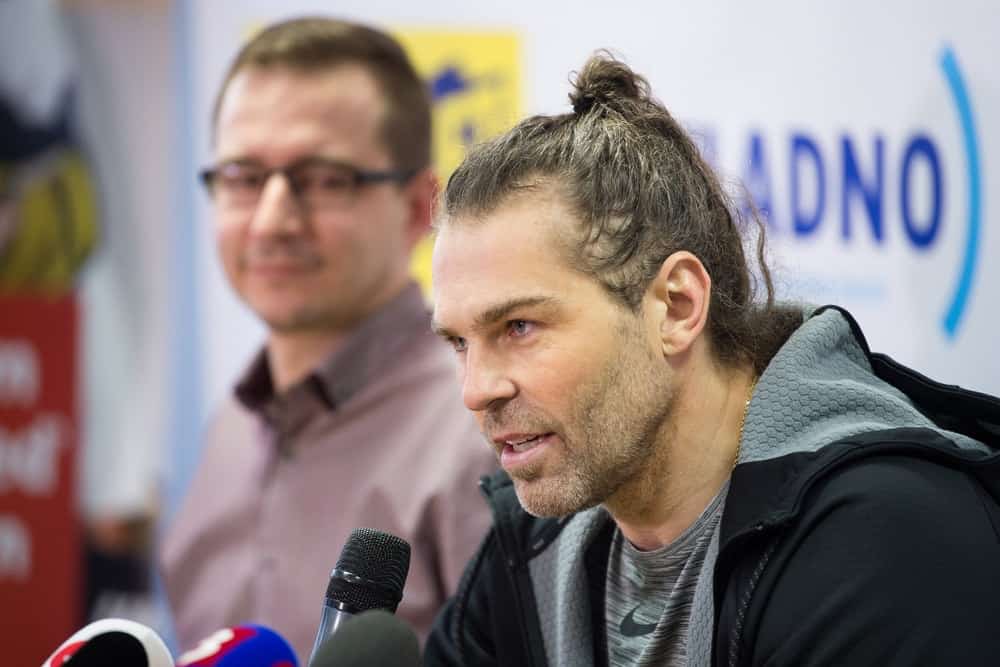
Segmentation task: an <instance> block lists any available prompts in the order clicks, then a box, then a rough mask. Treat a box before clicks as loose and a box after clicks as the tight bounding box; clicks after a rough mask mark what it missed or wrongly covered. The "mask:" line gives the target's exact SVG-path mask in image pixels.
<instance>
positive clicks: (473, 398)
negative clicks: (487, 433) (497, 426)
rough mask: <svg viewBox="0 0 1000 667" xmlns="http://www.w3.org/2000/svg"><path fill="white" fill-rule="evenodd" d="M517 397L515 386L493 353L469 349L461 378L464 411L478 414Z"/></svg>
mask: <svg viewBox="0 0 1000 667" xmlns="http://www.w3.org/2000/svg"><path fill="white" fill-rule="evenodd" d="M516 395H517V385H516V384H515V383H514V381H513V380H512V379H511V378H510V377H509V374H508V373H507V372H506V371H505V369H504V364H503V363H502V361H501V360H500V359H499V358H498V357H497V355H496V354H493V353H490V352H489V351H487V350H484V349H482V348H470V349H469V350H468V352H467V353H466V358H465V366H464V369H463V377H462V400H463V402H464V403H465V407H466V408H468V409H469V410H472V411H473V412H478V411H480V410H485V409H486V408H487V407H489V406H490V405H491V404H492V403H494V402H496V401H506V400H510V399H512V398H514V396H516Z"/></svg>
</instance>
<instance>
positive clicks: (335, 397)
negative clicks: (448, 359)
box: [235, 283, 430, 416]
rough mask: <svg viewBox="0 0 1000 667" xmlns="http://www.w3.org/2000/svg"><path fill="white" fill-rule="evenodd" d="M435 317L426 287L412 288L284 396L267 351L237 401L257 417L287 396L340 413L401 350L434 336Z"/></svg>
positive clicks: (241, 383)
mask: <svg viewBox="0 0 1000 667" xmlns="http://www.w3.org/2000/svg"><path fill="white" fill-rule="evenodd" d="M429 331H430V314H429V312H428V309H427V305H426V303H425V302H424V299H423V295H422V294H421V293H420V288H419V287H418V286H417V285H416V284H415V283H410V284H409V285H408V286H407V287H406V288H405V289H403V291H402V292H400V293H399V294H398V295H397V296H395V297H394V298H393V299H392V300H390V301H389V302H388V303H386V304H385V305H384V306H382V307H381V308H380V309H378V310H377V311H375V312H374V313H372V314H371V315H369V316H368V317H367V318H366V319H365V320H363V321H362V322H361V323H360V324H359V325H358V327H357V328H355V329H354V331H353V332H352V333H351V334H350V335H349V336H348V337H347V339H346V340H345V341H344V344H343V345H341V346H340V347H339V349H338V350H337V351H336V352H334V353H333V354H332V355H330V357H329V358H328V359H327V360H326V361H324V362H323V363H322V364H320V365H319V366H318V367H317V368H316V369H315V370H314V371H313V372H312V373H310V374H309V375H308V376H307V377H306V378H304V379H303V380H301V381H300V382H298V383H296V384H295V385H293V386H292V387H289V389H288V390H287V391H286V392H284V394H283V396H278V395H276V394H275V391H274V383H273V381H272V378H271V371H270V368H269V366H268V363H267V348H266V347H265V348H262V349H261V350H260V351H259V352H258V353H257V355H256V357H254V360H253V361H252V362H251V364H250V366H249V367H248V368H247V370H246V372H245V373H244V374H243V376H242V377H241V379H240V380H239V382H237V384H236V387H235V394H236V398H237V400H239V402H240V403H242V404H243V405H244V406H245V407H246V408H247V409H248V410H250V411H252V412H256V413H264V414H265V416H267V413H268V412H270V411H271V410H272V409H273V408H272V407H270V406H274V405H275V404H276V403H282V404H283V403H285V402H286V401H284V400H281V399H282V398H283V397H286V396H287V397H289V398H291V397H293V396H297V395H298V396H301V395H302V394H303V393H305V394H308V395H310V396H311V397H314V398H319V399H321V400H322V401H323V402H324V403H325V404H326V406H327V407H328V408H330V409H334V408H336V406H337V405H340V404H342V403H344V402H345V401H347V400H348V399H350V398H351V397H352V396H353V395H354V394H356V393H357V392H358V390H360V389H361V388H362V387H364V386H365V385H366V384H368V383H369V382H370V381H371V380H372V379H373V378H375V377H376V376H377V375H378V374H379V373H381V372H384V371H385V370H386V369H387V368H388V367H390V366H391V365H392V364H393V363H395V361H396V358H395V357H396V353H397V352H398V350H399V349H400V348H401V347H402V346H403V345H405V344H406V342H407V341H409V340H411V339H412V338H413V336H414V335H422V334H429Z"/></svg>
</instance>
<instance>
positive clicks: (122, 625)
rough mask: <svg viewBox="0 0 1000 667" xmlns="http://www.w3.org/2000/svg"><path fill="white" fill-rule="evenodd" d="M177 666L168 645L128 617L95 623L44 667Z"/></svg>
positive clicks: (44, 664)
mask: <svg viewBox="0 0 1000 667" xmlns="http://www.w3.org/2000/svg"><path fill="white" fill-rule="evenodd" d="M64 665H66V666H67V667H69V666H72V667H89V666H91V665H94V666H96V665H116V667H174V660H173V658H172V657H170V651H169V650H167V645H166V644H164V643H163V640H162V639H160V636H159V635H157V634H156V632H155V631H154V630H153V629H152V628H150V627H147V626H145V625H143V624H142V623H136V622H135V621H129V620H126V619H124V618H104V619H101V620H100V621H94V622H93V623H91V624H90V625H87V626H85V627H83V628H81V629H80V630H77V631H76V632H75V633H74V634H73V636H71V637H70V638H69V639H67V640H66V641H64V642H63V643H62V645H61V646H59V648H57V649H56V650H55V652H54V653H53V654H52V655H50V656H49V658H48V659H47V660H46V661H45V662H43V663H42V667H63V666H64Z"/></svg>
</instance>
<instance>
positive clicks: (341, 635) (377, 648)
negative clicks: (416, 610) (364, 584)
mask: <svg viewBox="0 0 1000 667" xmlns="http://www.w3.org/2000/svg"><path fill="white" fill-rule="evenodd" d="M370 665H380V666H384V667H420V643H419V641H418V640H417V636H416V635H415V634H414V633H413V630H411V629H410V627H409V626H408V625H407V624H406V623H405V622H404V621H403V620H402V619H400V618H399V617H397V616H394V615H392V614H390V613H389V612H387V611H384V610H382V609H373V610H371V611H366V612H364V613H362V614H358V615H357V616H356V617H354V618H352V619H351V620H349V621H347V622H346V623H344V625H343V626H342V627H341V628H340V629H339V630H337V632H335V633H334V634H333V635H331V636H330V638H329V639H327V640H326V641H325V642H324V643H323V644H322V645H320V647H319V650H317V651H316V655H315V656H314V657H313V660H312V662H311V663H310V667H362V666H364V667H368V666H370Z"/></svg>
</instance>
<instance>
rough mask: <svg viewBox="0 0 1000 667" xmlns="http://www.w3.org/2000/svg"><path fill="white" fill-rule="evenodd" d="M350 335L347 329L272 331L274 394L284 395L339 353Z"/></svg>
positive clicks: (270, 349)
mask: <svg viewBox="0 0 1000 667" xmlns="http://www.w3.org/2000/svg"><path fill="white" fill-rule="evenodd" d="M349 335H350V332H349V331H345V330H321V329H316V330H307V331H293V332H275V331H272V332H271V335H270V337H269V338H268V341H267V362H268V368H269V369H270V371H271V382H272V383H273V385H274V391H275V392H276V393H281V392H283V391H284V390H286V389H288V388H289V387H291V386H292V385H293V384H295V383H296V382H299V381H300V380H302V379H303V378H304V377H306V376H307V375H309V373H311V372H313V371H314V370H315V369H316V368H317V367H319V365H320V364H322V363H323V362H324V361H325V360H326V359H328V358H329V357H330V356H331V355H332V354H334V353H335V352H336V351H337V350H339V349H340V348H341V347H342V346H343V344H344V341H345V340H347V337H348V336H349Z"/></svg>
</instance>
